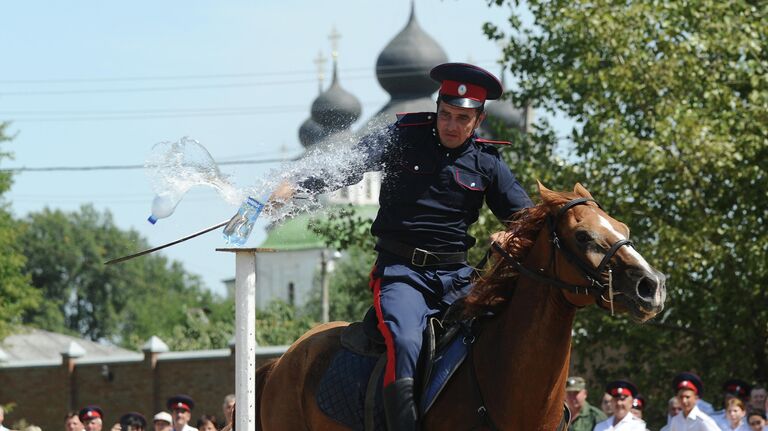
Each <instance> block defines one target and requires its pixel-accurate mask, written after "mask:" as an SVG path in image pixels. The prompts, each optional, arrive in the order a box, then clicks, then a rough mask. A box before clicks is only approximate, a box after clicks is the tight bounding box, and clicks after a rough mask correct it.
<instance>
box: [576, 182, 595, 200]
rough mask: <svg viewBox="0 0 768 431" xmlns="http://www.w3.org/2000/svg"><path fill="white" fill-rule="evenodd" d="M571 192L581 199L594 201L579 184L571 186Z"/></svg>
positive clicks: (587, 191)
mask: <svg viewBox="0 0 768 431" xmlns="http://www.w3.org/2000/svg"><path fill="white" fill-rule="evenodd" d="M573 192H574V193H576V194H577V195H579V196H581V197H583V198H588V199H594V198H593V197H592V194H590V193H589V190H587V189H585V188H584V186H582V185H581V183H576V185H575V186H573Z"/></svg>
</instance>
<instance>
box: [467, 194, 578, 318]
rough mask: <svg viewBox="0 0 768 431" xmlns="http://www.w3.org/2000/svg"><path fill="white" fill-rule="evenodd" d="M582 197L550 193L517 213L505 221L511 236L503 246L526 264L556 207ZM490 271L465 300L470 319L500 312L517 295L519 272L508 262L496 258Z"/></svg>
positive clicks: (480, 278) (482, 277)
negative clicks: (539, 201)
mask: <svg viewBox="0 0 768 431" xmlns="http://www.w3.org/2000/svg"><path fill="white" fill-rule="evenodd" d="M575 197H579V196H578V195H576V194H575V193H571V192H565V193H555V192H550V194H548V195H547V196H543V198H544V199H543V202H541V203H540V204H538V205H536V206H534V207H530V208H525V209H523V210H520V211H518V212H516V213H515V214H514V215H513V216H512V219H511V220H509V221H507V222H506V225H507V230H506V232H507V233H508V234H509V235H507V236H506V239H505V241H504V243H502V244H500V245H501V247H502V248H503V249H504V250H506V251H507V253H509V254H510V255H511V256H512V257H514V258H515V260H517V261H518V262H523V261H524V260H525V258H526V256H528V253H529V252H530V251H531V248H532V247H533V244H534V242H536V237H537V236H538V234H539V232H540V231H541V229H542V228H543V227H544V221H545V220H546V217H547V214H549V213H550V211H552V209H553V208H554V207H558V206H560V205H562V204H564V203H565V202H567V201H569V200H571V199H574V198H575ZM493 262H494V263H493V264H492V265H491V267H490V269H488V270H487V271H485V272H484V273H482V274H481V275H479V276H478V277H477V278H476V279H475V280H474V284H475V285H474V287H473V288H472V290H471V291H470V293H469V295H467V297H466V298H465V300H464V313H465V314H466V315H467V316H468V317H472V316H478V315H481V314H484V313H486V312H489V311H491V312H493V311H496V310H498V309H499V308H500V307H501V306H503V305H504V304H506V303H507V301H509V299H510V298H511V297H512V294H513V293H514V287H515V285H516V284H517V279H518V275H519V274H518V273H517V271H515V270H514V268H513V267H512V266H511V264H509V263H508V262H507V261H506V260H505V259H501V258H500V257H498V256H496V258H495V259H494V260H493Z"/></svg>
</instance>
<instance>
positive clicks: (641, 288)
mask: <svg viewBox="0 0 768 431" xmlns="http://www.w3.org/2000/svg"><path fill="white" fill-rule="evenodd" d="M655 291H656V283H655V282H654V281H653V280H651V279H650V278H648V277H643V278H642V279H640V282H639V283H637V295H638V296H639V297H641V298H652V297H653V295H654V292H655Z"/></svg>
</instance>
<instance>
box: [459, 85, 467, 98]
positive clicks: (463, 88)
mask: <svg viewBox="0 0 768 431" xmlns="http://www.w3.org/2000/svg"><path fill="white" fill-rule="evenodd" d="M458 90H459V96H463V95H465V94H467V86H466V85H464V84H460V85H459V89H458Z"/></svg>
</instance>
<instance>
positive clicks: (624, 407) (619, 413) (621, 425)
mask: <svg viewBox="0 0 768 431" xmlns="http://www.w3.org/2000/svg"><path fill="white" fill-rule="evenodd" d="M605 392H606V393H608V394H610V395H611V397H613V398H612V399H611V403H612V404H613V416H611V417H609V418H608V419H606V420H604V421H602V422H600V423H599V424H597V425H596V426H595V430H594V431H645V421H644V420H642V419H640V418H638V417H637V416H635V415H633V414H632V413H631V410H632V403H633V401H634V400H635V397H636V396H637V387H636V386H635V385H634V384H633V383H632V382H629V381H627V380H614V381H613V382H611V383H608V386H606V388H605Z"/></svg>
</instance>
